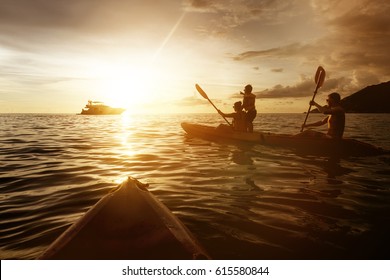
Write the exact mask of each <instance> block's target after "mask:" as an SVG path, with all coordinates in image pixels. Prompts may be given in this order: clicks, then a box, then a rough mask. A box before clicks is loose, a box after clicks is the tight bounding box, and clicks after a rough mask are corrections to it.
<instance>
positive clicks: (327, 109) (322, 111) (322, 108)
mask: <svg viewBox="0 0 390 280" xmlns="http://www.w3.org/2000/svg"><path fill="white" fill-rule="evenodd" d="M310 105H312V106H316V107H317V109H318V111H320V112H321V113H323V114H329V113H328V112H327V111H329V110H330V108H329V107H328V106H321V105H320V104H318V103H317V102H315V101H310Z"/></svg>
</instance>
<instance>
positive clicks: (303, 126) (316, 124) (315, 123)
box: [302, 117, 328, 128]
mask: <svg viewBox="0 0 390 280" xmlns="http://www.w3.org/2000/svg"><path fill="white" fill-rule="evenodd" d="M327 122H328V117H326V118H325V119H323V120H321V121H318V122H314V123H308V124H305V125H302V128H306V127H313V126H321V125H324V124H326V123H327Z"/></svg>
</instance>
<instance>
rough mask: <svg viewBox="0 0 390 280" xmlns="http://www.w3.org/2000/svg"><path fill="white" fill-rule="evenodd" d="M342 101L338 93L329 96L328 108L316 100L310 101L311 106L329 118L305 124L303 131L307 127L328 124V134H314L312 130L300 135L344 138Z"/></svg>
mask: <svg viewBox="0 0 390 280" xmlns="http://www.w3.org/2000/svg"><path fill="white" fill-rule="evenodd" d="M340 100H341V97H340V94H338V93H337V92H333V93H331V94H329V95H328V98H327V99H326V101H327V102H328V106H321V105H319V104H318V103H316V102H315V101H314V100H312V101H310V105H312V106H316V107H317V109H318V110H319V111H320V112H321V113H324V114H326V115H329V116H327V117H326V118H324V119H323V120H321V121H318V122H314V123H310V124H304V125H302V129H303V128H307V127H314V126H321V125H324V124H326V123H327V124H328V132H327V133H326V134H324V133H321V132H313V131H310V130H306V131H303V132H302V133H300V134H298V135H308V136H309V135H310V136H325V137H329V138H334V139H341V138H343V134H344V128H345V111H344V109H343V107H342V106H341V103H340Z"/></svg>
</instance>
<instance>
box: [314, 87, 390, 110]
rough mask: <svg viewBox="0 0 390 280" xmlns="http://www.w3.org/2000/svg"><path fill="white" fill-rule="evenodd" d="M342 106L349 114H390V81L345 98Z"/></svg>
mask: <svg viewBox="0 0 390 280" xmlns="http://www.w3.org/2000/svg"><path fill="white" fill-rule="evenodd" d="M341 105H342V106H343V108H344V109H345V112H347V113H390V81H388V82H384V83H381V84H378V85H372V86H368V87H365V88H364V89H362V90H359V91H358V92H355V93H353V94H351V95H349V96H347V97H345V98H343V99H342V100H341ZM312 112H313V113H314V112H315V113H317V112H318V110H317V109H314V110H313V111H312Z"/></svg>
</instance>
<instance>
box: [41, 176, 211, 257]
mask: <svg viewBox="0 0 390 280" xmlns="http://www.w3.org/2000/svg"><path fill="white" fill-rule="evenodd" d="M208 258H209V257H208V255H207V253H206V252H205V251H204V249H202V248H201V246H200V245H199V243H198V242H197V241H196V239H195V238H194V237H193V236H192V234H191V233H190V232H189V230H188V229H187V228H186V227H185V226H184V224H182V223H181V222H180V221H179V220H178V218H177V217H175V216H174V215H173V214H172V213H171V211H170V210H169V209H168V208H167V207H166V206H165V205H163V204H162V203H161V202H160V201H159V200H157V199H156V198H155V197H154V196H153V195H152V194H151V193H150V192H149V191H148V190H147V189H146V185H144V184H142V183H140V182H139V181H137V180H136V179H133V178H129V179H128V180H127V181H125V182H123V183H122V184H121V185H119V186H118V188H116V189H115V190H114V191H113V192H111V193H109V194H107V195H106V196H105V197H103V198H102V199H101V200H99V201H98V202H97V203H96V204H95V205H94V206H93V207H92V208H91V209H90V210H89V211H88V212H87V213H86V214H85V215H84V216H83V217H82V218H80V219H79V220H78V221H77V222H76V223H75V224H73V225H72V226H71V227H70V228H69V229H68V230H66V231H65V232H64V233H63V234H62V235H61V236H60V237H59V238H58V239H57V240H56V241H54V242H53V243H52V244H51V246H50V247H49V248H48V249H47V250H46V251H45V252H44V253H43V254H42V255H41V256H40V258H39V259H67V260H79V259H90V260H96V259H107V260H108V259H115V260H117V259H208Z"/></svg>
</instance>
